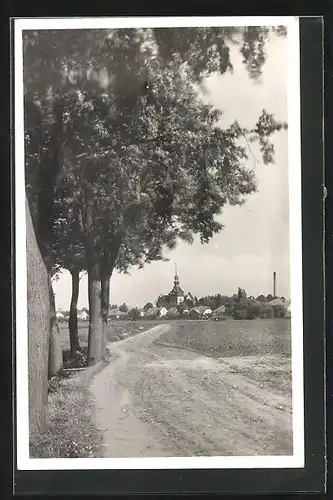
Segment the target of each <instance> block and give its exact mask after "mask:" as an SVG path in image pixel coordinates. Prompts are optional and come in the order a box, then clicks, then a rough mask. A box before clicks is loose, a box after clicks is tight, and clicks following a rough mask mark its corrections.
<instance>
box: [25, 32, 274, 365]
mask: <svg viewBox="0 0 333 500" xmlns="http://www.w3.org/2000/svg"><path fill="white" fill-rule="evenodd" d="M269 31H270V30H269V29H268V28H263V27H259V28H221V29H217V28H190V29H181V30H177V29H167V30H161V29H158V30H154V29H153V30H151V29H141V30H140V29H139V30H133V29H132V30H110V31H108V30H91V31H86V30H80V31H75V30H69V31H66V30H65V31H64V30H61V31H58V32H56V31H51V32H49V33H46V32H42V31H41V32H38V33H36V32H27V33H26V34H25V36H24V61H25V63H24V64H25V77H26V82H27V91H26V104H27V105H28V104H29V103H31V102H32V101H31V96H32V95H37V96H38V98H39V102H40V103H41V107H42V109H43V113H42V114H43V116H44V117H45V116H47V114H48V111H50V110H51V112H50V113H49V114H50V116H51V118H52V119H51V123H52V127H51V132H50V140H49V141H48V142H47V141H45V139H42V140H39V141H37V144H38V146H39V151H40V150H43V149H46V150H47V152H48V153H50V152H51V154H48V158H49V162H47V161H46V160H45V155H40V159H39V163H40V165H41V166H43V168H42V169H40V170H41V171H43V172H44V173H43V175H42V176H41V182H40V183H39V186H40V189H39V191H38V193H37V199H38V209H37V214H38V217H39V220H40V221H41V222H42V225H43V224H44V229H45V227H46V228H47V231H44V234H46V233H47V232H50V227H52V219H53V217H52V213H51V212H52V208H53V190H54V186H55V183H56V180H57V178H58V176H59V175H60V170H61V168H62V165H65V164H66V158H65V161H60V157H61V155H67V156H68V157H70V160H71V161H70V163H71V165H72V166H73V165H74V170H75V174H76V175H74V179H73V180H74V184H75V183H76V184H75V185H79V186H80V187H79V189H77V190H75V192H74V194H75V197H77V200H78V201H79V205H80V220H81V229H82V235H83V242H84V248H85V257H86V261H87V269H88V287H89V305H90V323H89V358H90V359H91V361H92V362H93V361H94V360H95V359H98V358H100V357H101V352H102V351H103V348H102V345H103V339H104V338H105V335H103V334H102V333H101V332H103V317H106V319H107V311H108V307H106V306H108V304H109V283H110V277H111V275H112V271H113V269H114V268H115V266H117V264H116V262H117V261H118V263H120V264H118V265H120V267H122V266H124V267H125V268H126V267H128V266H131V265H143V263H144V262H149V261H152V260H156V259H160V258H161V251H162V248H163V245H164V244H168V245H170V246H171V247H172V246H174V245H175V244H176V240H177V238H178V237H180V238H183V239H184V240H186V241H191V239H192V234H193V233H196V234H199V235H200V237H201V241H202V242H203V243H204V242H207V241H208V240H209V239H210V238H211V236H212V235H213V234H214V233H216V232H218V231H219V230H221V229H222V226H221V224H219V223H218V222H217V221H216V220H215V218H214V217H215V216H216V215H217V214H219V213H220V211H221V209H222V207H223V205H224V204H225V203H231V204H241V203H243V202H244V199H243V196H244V195H247V194H250V193H251V192H253V191H254V190H255V187H256V186H255V179H254V173H253V172H252V171H251V170H249V169H247V168H246V167H244V165H243V164H242V160H245V159H246V152H245V150H244V149H243V148H241V147H239V146H237V144H236V143H237V140H238V139H239V138H240V137H243V136H244V135H246V134H247V135H248V136H249V140H255V139H256V138H257V139H258V140H259V145H260V148H261V150H262V154H263V158H264V161H265V162H266V163H268V162H270V161H272V159H273V146H272V144H271V143H270V142H269V137H270V135H271V134H272V133H273V132H274V131H275V130H279V129H281V128H282V125H281V124H278V123H277V122H275V121H274V119H273V117H272V116H270V115H268V113H267V112H263V113H262V115H261V116H260V117H259V120H258V122H257V124H256V125H255V126H254V128H253V129H252V130H245V129H243V128H241V127H240V126H239V124H238V123H235V124H233V125H232V126H231V127H229V128H228V129H227V130H221V129H220V128H219V127H218V125H217V124H218V119H219V113H217V112H216V110H214V109H212V107H210V106H205V105H203V104H202V103H200V102H199V100H198V95H197V93H196V91H195V89H194V87H193V84H195V83H199V84H201V85H202V84H203V82H204V78H205V76H207V75H208V74H209V73H211V72H215V71H219V72H220V73H221V74H223V73H224V72H225V71H227V70H229V69H231V68H232V64H231V61H230V58H229V47H230V45H231V44H233V43H238V44H239V46H240V51H241V53H242V55H243V58H244V63H245V65H246V67H247V69H248V71H249V74H250V76H251V77H253V78H255V77H258V75H260V72H261V67H262V65H263V63H264V61H265V41H266V39H267V37H268V34H269ZM276 32H277V34H281V30H280V32H279V31H277V30H276ZM282 32H283V30H282ZM87 54H89V57H87ZM45 61H46V62H45ZM185 63H186V64H185ZM34 106H35V105H34ZM35 108H36V109H37V107H36V106H35ZM35 108H34V111H35ZM44 121H46V119H44ZM184 127H185V130H184ZM96 139H97V141H96ZM45 146H46V147H45ZM46 156H47V155H46ZM78 158H81V159H83V161H81V160H78ZM46 165H47V168H44V167H45V166H46ZM110 165H112V169H110ZM110 170H112V171H110ZM213 170H214V171H215V172H216V170H217V172H219V174H218V175H217V176H213V175H212V171H213ZM45 172H47V174H45ZM45 176H46V177H47V178H45ZM103 183H104V184H103ZM44 185H45V186H44ZM44 187H46V189H45V190H44V192H43V189H44ZM119 188H120V189H119ZM45 193H46V194H45ZM116 193H117V194H118V196H116V197H115V194H116ZM184 195H185V196H184ZM46 198H47V199H46ZM110 201H111V202H110ZM42 207H43V210H44V212H45V210H46V212H47V217H45V216H44V215H42V213H44V212H43V211H42V210H41V208H42ZM121 207H125V210H123V209H122V208H121ZM97 214H99V216H97ZM46 219H47V220H46ZM105 221H106V224H104V223H105ZM124 228H125V229H126V230H125V231H124ZM39 233H40V231H39ZM43 239H44V237H43V238H42V240H43ZM47 239H48V238H46V240H47ZM46 254H47V255H48V256H49V255H50V252H46Z"/></svg>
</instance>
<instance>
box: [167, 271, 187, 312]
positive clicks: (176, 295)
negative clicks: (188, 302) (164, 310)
mask: <svg viewBox="0 0 333 500" xmlns="http://www.w3.org/2000/svg"><path fill="white" fill-rule="evenodd" d="M184 297H185V294H184V292H183V290H182V289H181V287H180V284H179V277H178V274H177V269H176V270H175V278H174V285H173V289H172V290H171V292H170V293H169V299H170V307H177V306H179V304H182V303H183V302H184Z"/></svg>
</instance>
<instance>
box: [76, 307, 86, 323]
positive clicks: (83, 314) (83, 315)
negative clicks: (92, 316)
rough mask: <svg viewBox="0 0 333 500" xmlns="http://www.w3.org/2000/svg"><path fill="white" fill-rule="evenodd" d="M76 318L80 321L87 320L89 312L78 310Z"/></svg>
mask: <svg viewBox="0 0 333 500" xmlns="http://www.w3.org/2000/svg"><path fill="white" fill-rule="evenodd" d="M77 319H79V320H81V321H87V320H88V319H89V314H88V313H87V311H85V310H84V309H82V311H78V313H77Z"/></svg>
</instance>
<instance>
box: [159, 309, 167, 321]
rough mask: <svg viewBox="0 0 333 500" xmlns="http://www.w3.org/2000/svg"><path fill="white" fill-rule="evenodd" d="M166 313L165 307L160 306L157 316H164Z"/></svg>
mask: <svg viewBox="0 0 333 500" xmlns="http://www.w3.org/2000/svg"><path fill="white" fill-rule="evenodd" d="M167 314H168V310H167V308H166V307H161V308H160V311H159V315H158V316H159V318H165V317H166V316H167Z"/></svg>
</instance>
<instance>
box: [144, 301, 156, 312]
mask: <svg viewBox="0 0 333 500" xmlns="http://www.w3.org/2000/svg"><path fill="white" fill-rule="evenodd" d="M151 307H154V304H152V303H151V302H147V304H145V305H144V308H143V310H144V312H146V311H148V309H150V308H151Z"/></svg>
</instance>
